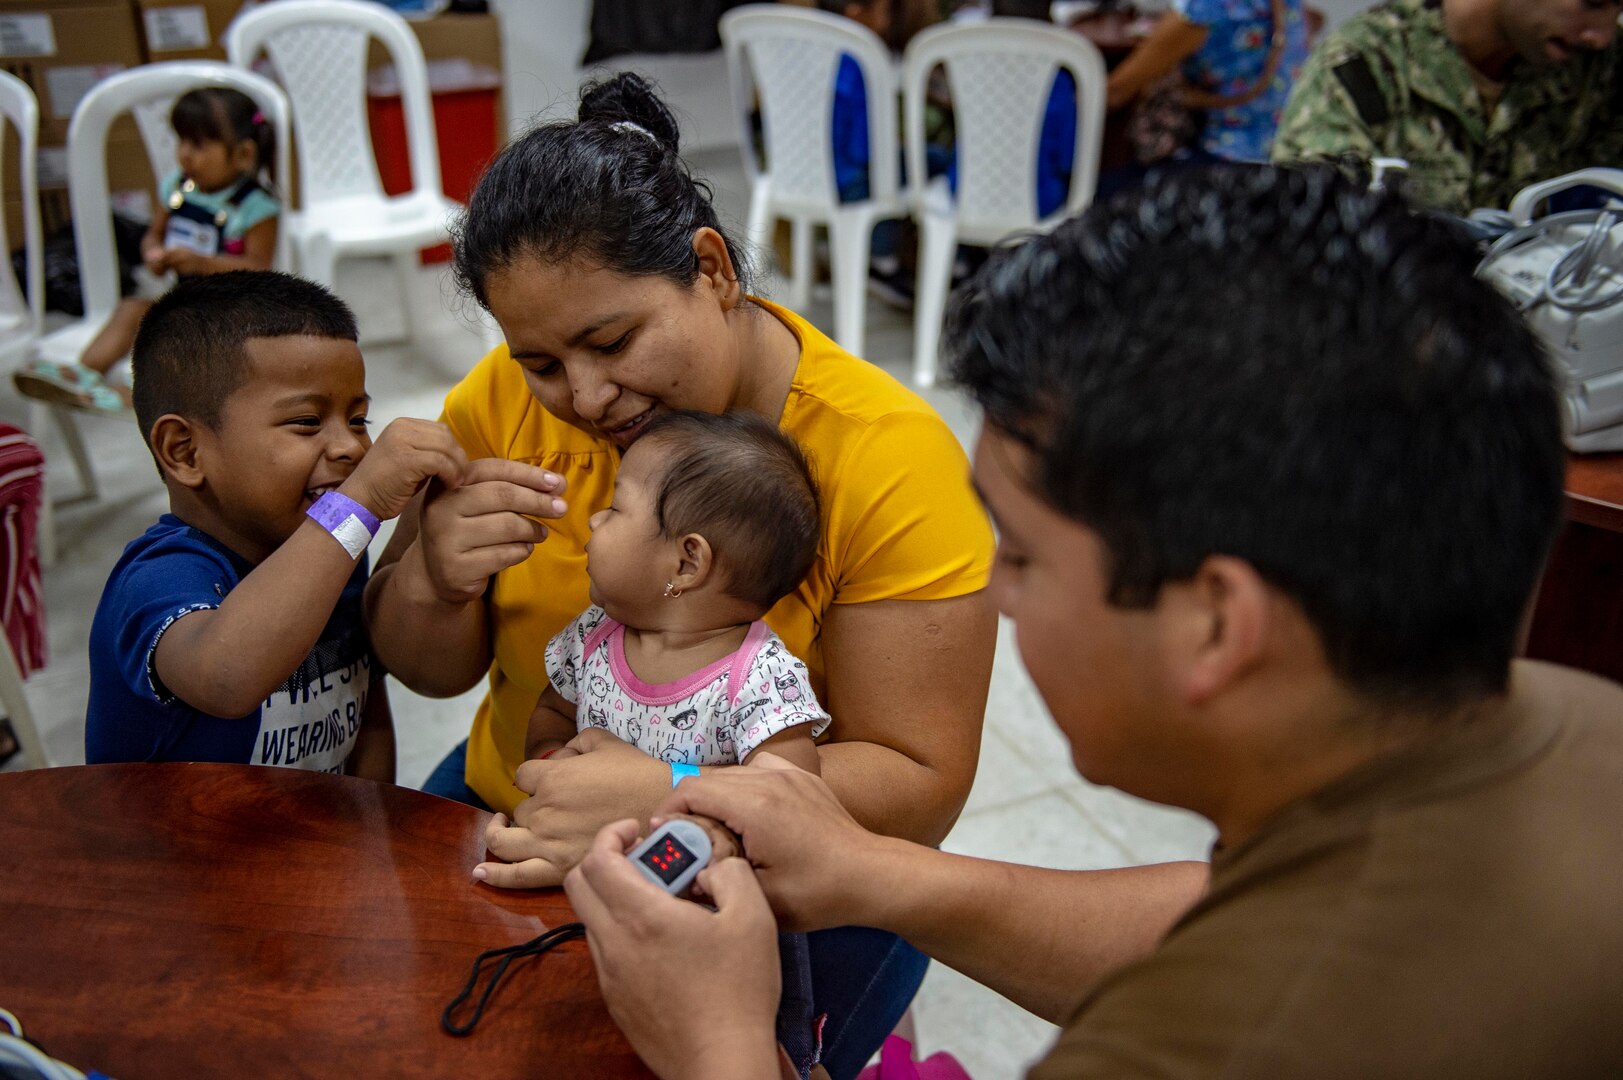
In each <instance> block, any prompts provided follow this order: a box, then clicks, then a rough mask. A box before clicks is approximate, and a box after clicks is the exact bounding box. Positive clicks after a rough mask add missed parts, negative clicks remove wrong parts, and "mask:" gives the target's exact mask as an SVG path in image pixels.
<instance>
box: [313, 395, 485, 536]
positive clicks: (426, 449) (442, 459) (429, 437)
mask: <svg viewBox="0 0 1623 1080" xmlns="http://www.w3.org/2000/svg"><path fill="white" fill-rule="evenodd" d="M467 464H468V456H467V455H466V454H464V453H463V452H462V447H461V446H459V445H457V441H456V437H455V436H454V435H452V434H451V429H450V428H448V427H446V426H445V425H444V424H436V423H435V422H434V421H432V420H413V419H411V418H410V417H402V418H401V419H399V420H396V421H395V422H394V423H392V424H390V425H389V426H388V427H386V428H384V429H383V432H382V434H380V435H379V436H378V438H377V441H376V442H374V443H373V444H372V448H371V449H370V450H368V451H367V452H366V456H365V457H363V458H362V459H361V463H360V464H359V465H357V466H355V471H354V472H352V473H350V474H349V479H347V480H345V481H344V482H343V483H342V484H340V485H339V486H338V490H339V492H340V493H342V494H344V495H347V496H349V497H350V498H351V499H354V500H355V501H356V502H358V503H360V504H361V505H362V506H364V507H366V508H367V509H368V510H370V511H372V513H374V514H376V515H377V516H378V519H379V520H380V521H387V520H388V519H390V518H392V517H397V516H399V514H400V512H401V511H402V510H404V509H405V508H406V504H407V503H409V502H411V499H412V496H414V495H416V494H417V492H418V490H419V489H421V488H422V486H423V485H424V484H425V483H427V482H428V481H429V480H434V479H437V480H439V481H440V482H441V483H443V484H448V485H450V486H452V487H455V486H456V485H457V484H458V483H459V482H460V481H461V479H462V471H463V469H465V468H466V467H467Z"/></svg>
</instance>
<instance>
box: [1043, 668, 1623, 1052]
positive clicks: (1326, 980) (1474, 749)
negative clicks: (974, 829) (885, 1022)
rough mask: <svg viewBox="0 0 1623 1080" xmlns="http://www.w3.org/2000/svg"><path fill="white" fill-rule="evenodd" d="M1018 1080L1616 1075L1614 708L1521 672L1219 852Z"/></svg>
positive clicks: (1584, 684)
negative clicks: (1163, 935) (1164, 921)
mask: <svg viewBox="0 0 1623 1080" xmlns="http://www.w3.org/2000/svg"><path fill="white" fill-rule="evenodd" d="M1030 1075H1031V1077H1032V1078H1033V1080H1055V1078H1059V1077H1139V1076H1145V1077H1148V1076H1154V1077H1164V1078H1181V1077H1267V1078H1270V1080H1289V1078H1294V1077H1301V1078H1307V1077H1312V1078H1314V1080H1332V1078H1347V1080H1353V1078H1356V1080H1372V1078H1378V1077H1426V1078H1436V1077H1448V1078H1452V1077H1459V1078H1462V1080H1464V1078H1469V1080H1496V1078H1506V1080H1508V1078H1512V1077H1514V1078H1518V1080H1520V1078H1526V1077H1562V1078H1563V1080H1574V1078H1582V1077H1623V687H1618V686H1617V685H1615V684H1613V683H1610V682H1607V681H1605V680H1602V679H1598V678H1595V677H1593V676H1589V675H1583V674H1580V673H1578V672H1575V671H1570V670H1567V669H1564V668H1558V667H1553V666H1550V665H1545V664H1535V663H1531V662H1521V663H1518V664H1517V666H1516V669H1515V672H1514V674H1513V676H1512V685H1511V690H1510V693H1509V694H1508V695H1507V696H1506V697H1505V698H1502V699H1496V700H1495V701H1493V702H1491V703H1488V704H1485V705H1483V706H1482V707H1480V708H1479V709H1477V710H1476V711H1475V712H1474V713H1473V714H1472V716H1471V717H1470V718H1469V722H1468V723H1465V724H1462V725H1460V726H1459V727H1457V728H1454V729H1451V730H1450V732H1449V733H1448V734H1446V735H1442V736H1439V737H1437V738H1435V739H1434V740H1431V741H1429V742H1428V743H1427V744H1426V745H1424V746H1423V747H1420V748H1415V749H1410V750H1406V751H1404V752H1403V753H1401V754H1398V755H1394V756H1392V757H1390V758H1387V759H1384V760H1382V761H1379V762H1376V763H1373V764H1371V765H1368V766H1365V767H1364V768H1362V769H1360V770H1359V771H1358V772H1356V773H1355V774H1353V775H1350V776H1348V777H1345V778H1343V779H1342V780H1341V781H1338V782H1337V783H1335V784H1334V785H1332V786H1331V787H1330V788H1327V789H1326V790H1323V791H1321V792H1319V793H1318V794H1316V795H1314V796H1312V797H1310V798H1308V799H1305V800H1303V801H1301V802H1299V803H1297V804H1295V805H1293V806H1291V807H1288V808H1287V809H1285V810H1284V811H1282V812H1281V813H1280V814H1278V815H1277V816H1276V817H1275V818H1274V819H1273V820H1272V821H1271V822H1269V823H1268V824H1267V825H1265V826H1264V827H1263V828H1262V829H1261V830H1259V831H1258V833H1257V834H1256V835H1255V836H1253V837H1251V838H1250V839H1249V840H1248V841H1246V842H1245V843H1243V844H1242V845H1240V846H1239V847H1238V848H1236V849H1234V850H1231V851H1219V852H1218V853H1217V854H1216V856H1215V858H1214V862H1213V874H1212V884H1211V889H1210V891H1209V893H1208V894H1207V896H1206V897H1205V898H1204V899H1203V900H1202V901H1201V902H1200V903H1199V904H1197V905H1196V906H1195V907H1194V908H1193V909H1192V910H1191V911H1190V912H1189V914H1188V915H1186V916H1185V917H1184V918H1183V919H1182V920H1181V921H1180V922H1179V923H1178V925H1177V926H1176V927H1174V928H1173V930H1172V931H1171V933H1170V934H1169V935H1168V936H1167V939H1166V941H1165V942H1164V943H1163V944H1162V947H1161V948H1160V950H1159V951H1158V952H1156V953H1155V955H1153V956H1152V957H1150V958H1149V959H1148V960H1146V961H1144V962H1142V963H1139V964H1136V965H1133V966H1132V967H1130V968H1127V969H1124V970H1123V971H1121V972H1119V973H1117V974H1116V975H1115V976H1113V977H1112V978H1110V979H1109V980H1107V981H1106V982H1105V983H1104V984H1102V985H1101V986H1100V987H1099V988H1098V989H1097V990H1096V991H1095V992H1094V993H1093V995H1092V996H1090V997H1089V998H1088V1000H1087V1001H1085V1002H1084V1003H1083V1005H1082V1006H1081V1008H1080V1009H1079V1010H1078V1012H1077V1014H1076V1016H1075V1017H1074V1018H1073V1019H1072V1021H1071V1022H1070V1023H1069V1025H1067V1027H1066V1028H1065V1030H1064V1031H1063V1032H1062V1033H1061V1034H1060V1037H1059V1041H1058V1043H1057V1045H1056V1046H1055V1047H1054V1049H1053V1051H1052V1052H1051V1053H1050V1054H1049V1056H1048V1057H1047V1058H1046V1059H1045V1060H1044V1061H1042V1062H1041V1063H1039V1064H1038V1065H1037V1066H1036V1067H1035V1068H1034V1069H1033V1070H1032V1071H1031V1073H1030Z"/></svg>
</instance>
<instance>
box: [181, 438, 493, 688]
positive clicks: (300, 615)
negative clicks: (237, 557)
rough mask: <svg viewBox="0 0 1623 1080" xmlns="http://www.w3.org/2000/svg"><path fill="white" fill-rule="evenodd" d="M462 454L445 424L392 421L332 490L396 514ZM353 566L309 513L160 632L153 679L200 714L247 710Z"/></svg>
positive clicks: (301, 644) (285, 669)
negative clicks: (216, 598)
mask: <svg viewBox="0 0 1623 1080" xmlns="http://www.w3.org/2000/svg"><path fill="white" fill-rule="evenodd" d="M463 462H464V459H463V457H462V451H461V449H460V448H459V447H457V445H456V441H455V440H454V439H453V438H452V437H451V432H450V430H449V429H447V428H446V427H444V426H443V425H441V424H435V423H431V422H429V421H427V420H411V419H403V420H396V421H395V422H394V423H392V424H390V425H389V426H388V428H386V429H385V430H384V432H383V434H382V435H380V436H379V437H378V441H377V445H375V446H374V447H373V448H372V449H371V451H370V452H368V454H367V455H366V457H364V458H363V459H362V460H361V463H360V464H359V465H358V466H356V468H355V471H354V472H353V473H351V474H350V476H349V479H347V480H345V481H344V482H343V484H341V485H339V488H338V490H339V492H340V493H342V494H344V495H346V496H348V497H349V498H351V499H354V500H355V501H356V502H358V503H360V504H361V505H362V506H364V507H366V508H367V509H368V510H370V511H372V513H373V514H375V515H376V516H377V517H378V518H379V519H380V520H382V519H385V518H392V517H394V516H395V515H396V514H398V513H400V509H401V507H403V506H404V505H405V504H406V502H407V500H409V499H410V498H411V496H412V494H413V493H414V492H415V491H416V490H417V488H419V487H420V486H422V484H423V483H424V482H425V481H426V480H427V479H428V478H429V477H434V476H437V477H439V478H440V479H442V480H443V481H445V482H446V483H448V484H452V485H454V484H455V483H456V482H457V479H458V477H459V476H460V473H461V468H462V465H463ZM354 570H355V560H354V559H353V558H351V557H350V554H349V552H347V551H346V550H344V547H343V545H341V544H340V543H339V542H338V541H337V540H336V539H335V538H334V537H333V536H332V535H330V534H329V533H328V532H327V530H326V529H325V528H323V527H322V526H321V525H319V524H318V523H317V522H315V521H314V520H313V519H308V518H307V519H306V520H305V521H304V522H303V523H302V524H301V525H300V526H299V527H298V528H297V529H295V530H294V532H293V535H292V536H290V537H288V538H287V539H286V540H285V541H283V542H282V545H281V546H280V547H279V548H277V549H276V550H275V551H274V552H272V553H271V555H270V557H269V558H267V559H266V560H265V561H264V562H262V563H260V564H259V565H258V566H256V567H255V568H254V569H253V571H252V572H251V573H249V574H248V575H247V576H246V577H244V578H243V579H242V581H241V582H240V583H238V585H237V586H236V587H235V588H233V589H232V590H231V592H230V593H229V594H228V595H227V596H226V597H225V598H224V599H223V600H222V601H221V602H220V606H219V607H217V608H213V609H209V610H205V611H196V612H193V613H191V614H189V615H186V616H184V617H182V618H180V619H178V620H176V621H175V622H174V624H173V625H171V626H170V627H169V628H168V629H167V630H166V631H164V634H163V636H162V637H161V638H159V639H158V645H157V649H156V650H155V652H154V653H153V660H152V662H153V667H154V668H155V670H156V672H157V676H158V678H159V680H160V681H161V682H162V683H163V685H164V686H165V687H166V688H167V689H168V691H169V692H170V693H172V694H174V695H175V696H176V697H178V698H180V699H181V700H182V701H184V702H186V704H188V705H190V706H192V708H194V709H197V710H199V711H200V712H204V713H208V714H209V715H211V716H220V717H226V718H232V717H239V716H246V715H248V714H249V713H251V712H253V711H254V709H256V708H258V707H259V704H260V703H261V702H262V701H264V700H265V698H267V697H268V696H270V693H271V691H273V690H275V689H276V688H277V687H278V686H280V685H281V684H282V682H283V680H285V679H286V678H287V676H288V673H289V672H291V671H292V670H293V669H295V668H297V667H298V666H299V664H300V662H302V661H303V660H304V658H305V657H306V656H308V655H309V653H310V650H311V649H312V648H314V647H315V644H316V641H317V639H318V638H320V636H321V631H322V628H323V627H325V626H326V624H327V619H328V617H329V616H330V615H331V614H332V610H333V606H334V605H335V604H336V603H337V602H338V597H339V595H340V594H341V593H342V592H343V590H344V585H345V583H346V582H348V581H349V577H350V574H352V573H353V572H354Z"/></svg>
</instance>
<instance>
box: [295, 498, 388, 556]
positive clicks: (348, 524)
mask: <svg viewBox="0 0 1623 1080" xmlns="http://www.w3.org/2000/svg"><path fill="white" fill-rule="evenodd" d="M305 513H306V514H307V515H309V516H310V517H311V518H313V519H314V520H315V522H316V524H318V525H320V526H321V527H322V528H323V529H326V530H327V531H328V532H330V533H332V538H333V539H334V540H337V541H338V542H339V543H340V544H342V545H343V546H344V550H345V551H347V552H349V557H350V558H352V559H359V558H360V557H361V552H363V551H365V550H366V545H368V544H370V543H371V542H372V538H373V537H374V536H376V535H377V534H378V527H379V525H380V524H381V523H380V522H379V521H378V519H377V516H376V515H374V514H373V513H372V511H370V510H368V509H367V508H366V507H364V506H362V505H361V504H360V503H358V502H356V501H355V500H354V499H352V498H350V497H349V496H348V495H340V494H339V493H338V492H336V491H329V492H327V493H326V494H325V495H323V496H322V497H321V498H319V499H317V500H316V501H315V502H313V503H311V504H310V509H308V510H306V511H305Z"/></svg>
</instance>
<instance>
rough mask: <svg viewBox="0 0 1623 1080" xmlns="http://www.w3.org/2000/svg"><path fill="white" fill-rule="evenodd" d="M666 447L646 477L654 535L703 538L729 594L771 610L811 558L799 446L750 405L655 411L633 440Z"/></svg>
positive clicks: (813, 528)
mask: <svg viewBox="0 0 1623 1080" xmlns="http://www.w3.org/2000/svg"><path fill="white" fill-rule="evenodd" d="M661 444H663V445H664V446H666V447H668V448H669V459H670V464H669V465H667V466H666V468H665V470H664V472H663V473H662V474H660V476H659V478H658V479H657V480H656V481H655V482H654V487H655V490H654V515H655V519H656V520H657V521H658V523H659V530H660V535H662V536H664V537H665V538H666V539H667V540H674V539H676V538H677V537H679V536H685V535H687V534H688V533H698V534H699V535H700V536H703V537H704V538H705V539H706V540H708V541H709V542H710V549H711V551H713V552H714V553H715V557H716V565H717V566H718V567H719V568H720V569H721V572H722V577H723V579H724V584H725V588H726V592H727V594H728V595H729V596H733V597H736V598H738V599H739V600H743V601H744V602H746V603H749V604H754V605H756V606H757V607H759V608H760V609H761V611H762V613H765V612H766V611H768V610H770V609H771V607H772V605H773V604H776V603H777V602H778V601H779V600H780V599H781V598H783V597H785V596H787V595H789V594H790V593H792V592H794V591H795V588H796V587H797V586H798V585H799V584H800V582H801V580H802V579H803V578H805V576H806V572H807V571H808V570H810V569H811V565H812V562H813V561H814V560H815V559H816V557H817V542H818V540H819V539H820V538H821V536H822V533H823V528H822V521H823V516H822V499H821V497H820V496H819V494H818V491H817V480H816V478H815V477H814V476H813V474H812V467H811V464H810V462H808V461H807V459H806V454H805V452H804V451H802V450H801V448H800V446H799V444H798V443H796V442H795V440H794V439H793V438H791V437H790V436H789V435H788V434H787V433H785V432H784V431H783V430H782V429H781V428H779V427H778V425H776V424H774V423H773V422H772V421H770V420H768V419H767V418H766V417H764V416H762V415H760V414H759V413H754V412H750V411H749V410H748V409H734V410H732V411H731V412H726V413H704V412H687V411H683V412H669V413H661V414H659V415H658V416H656V417H655V418H654V420H653V422H652V423H651V424H649V425H648V430H647V431H645V432H643V434H642V438H640V439H638V440H637V445H638V446H642V447H650V446H654V445H661Z"/></svg>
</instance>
